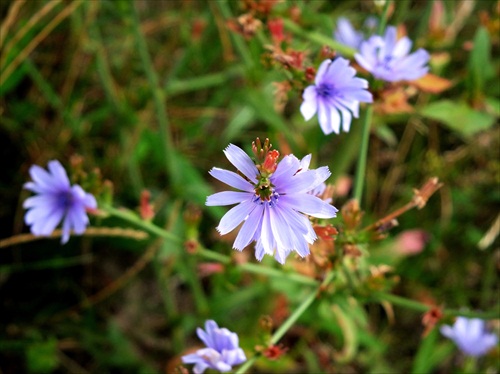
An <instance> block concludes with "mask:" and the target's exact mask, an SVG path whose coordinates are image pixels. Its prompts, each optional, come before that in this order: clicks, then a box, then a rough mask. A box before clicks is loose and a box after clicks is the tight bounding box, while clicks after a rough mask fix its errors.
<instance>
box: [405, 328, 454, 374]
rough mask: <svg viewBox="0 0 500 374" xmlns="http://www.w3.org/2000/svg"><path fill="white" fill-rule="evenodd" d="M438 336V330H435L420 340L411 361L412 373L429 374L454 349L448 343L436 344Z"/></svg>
mask: <svg viewBox="0 0 500 374" xmlns="http://www.w3.org/2000/svg"><path fill="white" fill-rule="evenodd" d="M438 336H439V334H438V329H436V328H435V329H433V330H432V331H431V332H430V333H429V335H427V336H426V337H425V338H424V339H423V340H422V343H421V344H420V348H419V350H418V352H417V355H416V357H415V361H413V368H412V371H411V372H412V373H418V374H425V373H431V372H432V371H433V369H435V368H436V367H437V366H438V365H439V364H441V363H442V362H444V361H445V359H446V358H447V357H448V356H449V355H450V354H451V353H452V352H453V349H454V347H453V345H452V344H450V343H449V342H446V343H441V344H438V342H437V340H438Z"/></svg>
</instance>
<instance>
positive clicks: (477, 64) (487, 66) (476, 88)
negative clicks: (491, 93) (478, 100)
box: [469, 26, 495, 94]
mask: <svg viewBox="0 0 500 374" xmlns="http://www.w3.org/2000/svg"><path fill="white" fill-rule="evenodd" d="M493 77H495V69H494V68H493V64H492V63H491V41H490V35H489V34H488V30H487V29H486V28H485V27H484V26H481V27H479V28H478V29H477V31H476V35H475V36H474V47H473V49H472V51H471V54H470V56H469V79H470V82H471V88H472V90H473V92H474V93H476V94H478V93H481V92H483V89H484V87H485V83H486V82H487V81H488V80H489V79H491V78H493Z"/></svg>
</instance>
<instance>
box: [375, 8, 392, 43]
mask: <svg viewBox="0 0 500 374" xmlns="http://www.w3.org/2000/svg"><path fill="white" fill-rule="evenodd" d="M390 5H391V2H390V0H386V2H385V4H384V9H383V10H382V17H380V22H379V24H378V27H377V34H378V35H382V34H383V32H384V30H385V25H386V24H387V16H388V15H389V6H390Z"/></svg>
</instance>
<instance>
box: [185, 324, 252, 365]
mask: <svg viewBox="0 0 500 374" xmlns="http://www.w3.org/2000/svg"><path fill="white" fill-rule="evenodd" d="M196 333H197V335H198V337H199V338H200V339H201V340H202V341H203V343H205V345H206V346H207V348H202V349H198V350H197V351H196V352H195V353H191V354H188V355H185V356H182V362H183V363H185V364H195V365H194V368H193V372H194V373H195V374H201V373H203V372H204V371H205V370H206V369H208V368H210V369H214V370H218V371H220V372H227V371H230V370H231V369H232V368H233V365H239V364H241V363H243V362H245V361H246V360H247V358H246V356H245V352H243V350H242V349H241V348H240V347H239V342H238V335H237V334H236V333H234V332H231V331H229V330H228V329H226V328H224V327H222V328H221V327H219V326H218V325H217V323H216V322H215V321H212V320H208V321H206V322H205V330H203V329H201V328H199V327H198V328H197V329H196Z"/></svg>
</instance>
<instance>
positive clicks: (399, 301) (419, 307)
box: [373, 292, 499, 320]
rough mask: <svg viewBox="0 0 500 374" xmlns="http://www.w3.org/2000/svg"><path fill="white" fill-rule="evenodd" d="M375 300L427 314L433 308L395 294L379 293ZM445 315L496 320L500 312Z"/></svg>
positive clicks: (449, 312) (450, 312)
mask: <svg viewBox="0 0 500 374" xmlns="http://www.w3.org/2000/svg"><path fill="white" fill-rule="evenodd" d="M373 299H375V301H378V302H381V301H388V302H390V303H391V304H394V305H398V306H401V307H403V308H406V309H412V310H416V311H418V312H423V313H425V312H427V311H429V310H430V309H431V308H432V306H430V305H427V304H423V303H420V302H418V301H414V300H410V299H406V298H404V297H401V296H397V295H393V294H388V293H383V292H377V293H375V294H374V295H373ZM442 312H443V315H445V316H449V317H456V316H461V317H466V318H480V319H485V320H488V319H496V318H498V315H499V313H498V312H499V311H498V306H496V307H495V308H494V310H493V311H490V312H474V311H468V310H456V309H443V310H442Z"/></svg>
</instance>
